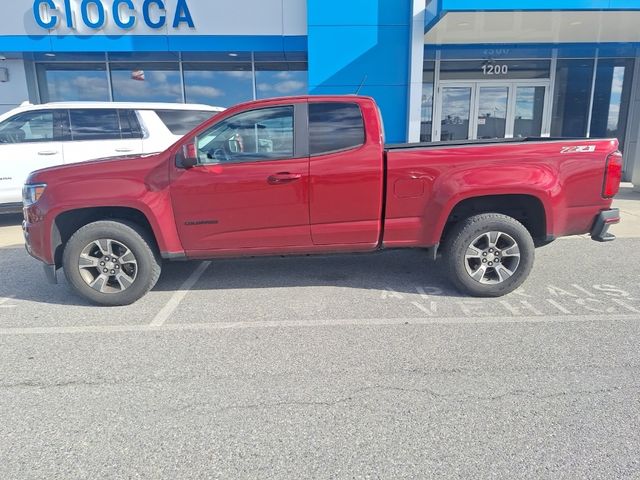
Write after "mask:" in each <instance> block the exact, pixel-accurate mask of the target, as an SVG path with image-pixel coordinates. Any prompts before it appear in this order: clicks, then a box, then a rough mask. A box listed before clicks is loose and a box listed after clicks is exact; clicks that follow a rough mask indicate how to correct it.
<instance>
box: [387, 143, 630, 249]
mask: <svg viewBox="0 0 640 480" xmlns="http://www.w3.org/2000/svg"><path fill="white" fill-rule="evenodd" d="M572 144H579V145H587V146H590V145H593V146H594V147H595V151H594V152H590V153H567V154H562V153H560V152H561V149H562V147H564V146H566V145H572ZM617 148H618V143H617V141H616V140H559V141H542V142H523V143H504V144H489V145H481V144H476V145H466V146H457V147H446V146H443V147H428V148H424V149H422V148H408V149H398V150H391V151H389V152H388V153H387V172H388V173H387V182H388V184H389V185H393V186H394V187H395V188H393V189H392V188H389V189H388V193H387V203H386V223H385V236H384V245H385V246H387V247H397V246H410V245H414V246H431V245H435V244H437V243H439V241H440V236H441V234H442V231H443V229H444V226H445V223H446V221H447V218H448V217H449V214H450V213H451V211H452V210H453V208H454V207H455V206H456V205H457V204H458V203H460V202H461V201H463V200H465V199H468V198H473V197H481V196H487V195H509V194H519V195H530V196H533V197H535V198H537V199H538V200H540V202H541V203H542V205H543V206H544V210H545V213H546V226H547V234H548V235H549V236H554V237H560V236H564V235H573V234H580V233H587V232H588V231H589V229H590V228H591V225H592V224H593V219H594V217H595V216H596V215H597V214H598V213H599V212H600V211H601V210H604V209H607V208H609V207H610V206H611V199H604V198H602V197H601V191H602V182H603V176H604V167H605V161H606V158H607V156H608V155H609V154H611V153H612V152H615V151H616V150H617ZM410 179H420V180H422V182H423V187H424V193H423V195H414V196H407V195H400V194H399V193H398V189H397V186H398V185H402V182H407V181H409V180H410ZM406 190H407V189H406V188H405V191H406Z"/></svg>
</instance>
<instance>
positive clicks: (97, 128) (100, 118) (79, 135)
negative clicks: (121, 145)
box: [69, 108, 121, 141]
mask: <svg viewBox="0 0 640 480" xmlns="http://www.w3.org/2000/svg"><path fill="white" fill-rule="evenodd" d="M69 118H70V120H71V139H72V140H76V141H77V140H120V138H121V136H120V121H119V119H118V111H117V110H111V109H98V108H96V109H86V110H79V109H74V110H69Z"/></svg>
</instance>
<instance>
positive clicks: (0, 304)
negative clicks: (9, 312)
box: [0, 295, 17, 308]
mask: <svg viewBox="0 0 640 480" xmlns="http://www.w3.org/2000/svg"><path fill="white" fill-rule="evenodd" d="M13 298H14V296H13V295H11V296H9V297H5V298H0V308H16V307H17V305H5V304H6V303H7V302H8V301H9V300H12V299H13Z"/></svg>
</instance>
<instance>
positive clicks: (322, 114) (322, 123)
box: [309, 102, 365, 155]
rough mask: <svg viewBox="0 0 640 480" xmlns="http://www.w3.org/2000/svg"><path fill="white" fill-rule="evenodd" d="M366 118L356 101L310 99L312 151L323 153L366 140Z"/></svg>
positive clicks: (310, 140)
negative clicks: (313, 100)
mask: <svg viewBox="0 0 640 480" xmlns="http://www.w3.org/2000/svg"><path fill="white" fill-rule="evenodd" d="M364 140H365V134H364V121H363V119H362V112H361V111H360V107H359V106H358V105H356V104H355V103H335V102H334V103H330V102H327V103H309V154H310V155H321V154H324V153H331V152H338V151H341V150H348V149H351V148H355V147H359V146H360V145H363V144H364Z"/></svg>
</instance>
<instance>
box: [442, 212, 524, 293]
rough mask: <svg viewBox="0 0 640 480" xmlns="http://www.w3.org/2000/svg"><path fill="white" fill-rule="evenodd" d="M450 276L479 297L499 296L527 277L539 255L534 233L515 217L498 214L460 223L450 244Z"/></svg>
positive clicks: (485, 215) (476, 216)
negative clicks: (536, 255)
mask: <svg viewBox="0 0 640 480" xmlns="http://www.w3.org/2000/svg"><path fill="white" fill-rule="evenodd" d="M446 250H447V252H446V255H447V258H446V261H447V266H448V271H449V277H450V278H451V280H452V281H453V283H454V284H455V285H456V287H457V288H458V289H459V290H461V291H463V292H465V293H468V294H470V295H473V296H476V297H499V296H502V295H506V294H507V293H510V292H512V291H514V290H515V289H516V288H518V287H519V286H520V285H522V283H523V282H524V281H525V280H526V279H527V277H528V276H529V273H530V272H531V268H532V267H533V260H534V256H535V253H534V252H535V246H534V243H533V239H532V238H531V234H530V233H529V231H528V230H527V229H526V228H525V227H524V225H522V224H521V223H520V222H518V221H517V220H515V219H514V218H511V217H508V216H506V215H501V214H497V213H485V214H482V215H475V216H473V217H470V218H468V219H466V220H464V221H462V222H460V223H459V224H458V225H456V226H455V227H454V228H453V230H452V231H451V234H450V235H449V241H448V243H447V245H446Z"/></svg>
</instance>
